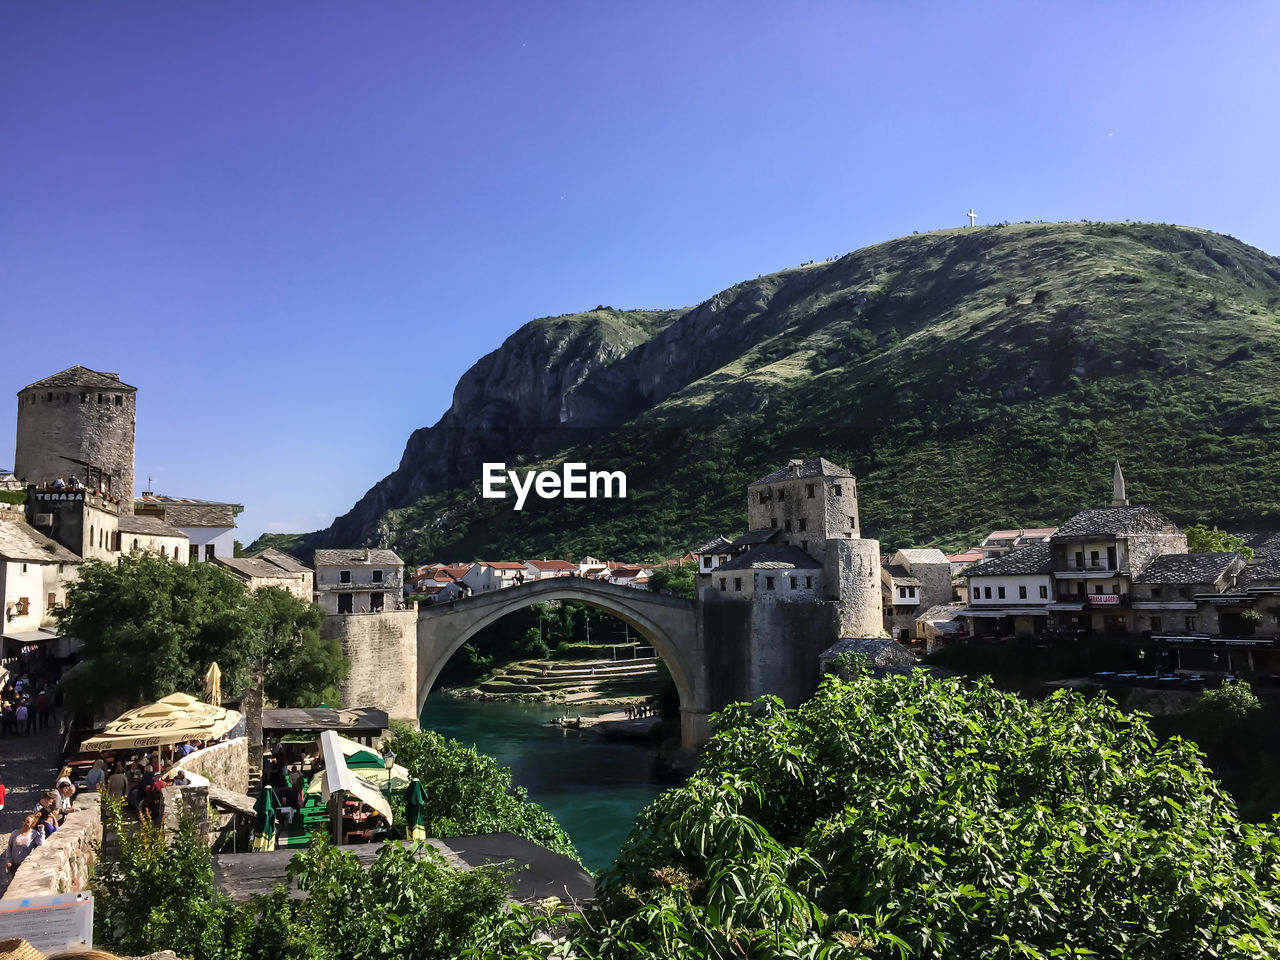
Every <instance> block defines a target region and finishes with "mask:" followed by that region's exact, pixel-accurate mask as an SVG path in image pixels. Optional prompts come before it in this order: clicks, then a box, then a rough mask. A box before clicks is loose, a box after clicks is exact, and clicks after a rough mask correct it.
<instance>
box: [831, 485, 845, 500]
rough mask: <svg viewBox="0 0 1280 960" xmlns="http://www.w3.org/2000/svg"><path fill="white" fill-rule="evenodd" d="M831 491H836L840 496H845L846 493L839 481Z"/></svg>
mask: <svg viewBox="0 0 1280 960" xmlns="http://www.w3.org/2000/svg"><path fill="white" fill-rule="evenodd" d="M831 492H832V493H834V494H835V495H836V496H837V497H840V496H843V495H844V491H843V489H842V488H841V487H840V484H838V483H837V484H836V485H835V486H833V487H832V488H831Z"/></svg>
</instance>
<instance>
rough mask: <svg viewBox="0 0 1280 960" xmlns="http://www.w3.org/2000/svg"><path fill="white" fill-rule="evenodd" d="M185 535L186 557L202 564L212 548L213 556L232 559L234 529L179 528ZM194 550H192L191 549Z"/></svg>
mask: <svg viewBox="0 0 1280 960" xmlns="http://www.w3.org/2000/svg"><path fill="white" fill-rule="evenodd" d="M178 529H179V530H181V531H182V532H183V533H185V534H186V535H187V540H188V541H189V543H188V548H187V556H188V557H191V558H192V559H195V560H196V561H197V562H199V563H204V561H205V558H206V557H208V555H209V548H210V547H213V553H214V556H218V557H233V556H235V552H236V544H235V541H236V528H235V527H179V528H178ZM193 547H194V548H196V549H195V550H192V549H191V548H193Z"/></svg>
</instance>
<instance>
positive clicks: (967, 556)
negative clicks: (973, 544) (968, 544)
mask: <svg viewBox="0 0 1280 960" xmlns="http://www.w3.org/2000/svg"><path fill="white" fill-rule="evenodd" d="M947 559H948V560H949V561H950V562H952V563H977V562H978V561H979V560H981V559H982V551H981V550H966V551H964V553H948V554H947Z"/></svg>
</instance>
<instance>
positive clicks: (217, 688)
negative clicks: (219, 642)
mask: <svg viewBox="0 0 1280 960" xmlns="http://www.w3.org/2000/svg"><path fill="white" fill-rule="evenodd" d="M204 699H205V701H206V702H207V703H212V704H213V705H214V706H218V705H219V704H221V703H222V668H221V667H219V666H218V661H216V660H215V661H214V662H213V663H211V664H209V672H208V673H206V674H205V675H204Z"/></svg>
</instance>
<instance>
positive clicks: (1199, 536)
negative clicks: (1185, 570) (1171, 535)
mask: <svg viewBox="0 0 1280 960" xmlns="http://www.w3.org/2000/svg"><path fill="white" fill-rule="evenodd" d="M1182 532H1183V533H1185V534H1186V535H1187V552H1188V553H1238V554H1240V555H1241V556H1242V557H1244V558H1245V559H1246V560H1252V559H1253V548H1252V547H1246V546H1245V545H1244V538H1243V537H1237V536H1235V535H1233V534H1230V533H1227V532H1225V531H1223V530H1219V529H1218V528H1217V527H1214V528H1213V529H1212V530H1210V529H1209V528H1208V527H1206V526H1205V525H1204V524H1203V523H1196V524H1192V525H1191V526H1189V527H1187V528H1186V529H1185V530H1183V531H1182Z"/></svg>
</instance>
